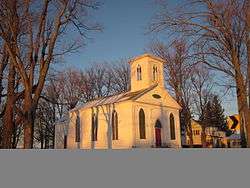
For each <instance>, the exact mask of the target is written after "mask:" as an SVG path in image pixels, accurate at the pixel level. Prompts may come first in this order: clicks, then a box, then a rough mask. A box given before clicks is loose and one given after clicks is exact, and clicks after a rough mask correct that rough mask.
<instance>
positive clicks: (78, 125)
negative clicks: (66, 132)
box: [75, 115, 81, 142]
mask: <svg viewBox="0 0 250 188" xmlns="http://www.w3.org/2000/svg"><path fill="white" fill-rule="evenodd" d="M80 129H81V124H80V117H79V115H77V117H76V130H75V134H76V135H75V142H80Z"/></svg>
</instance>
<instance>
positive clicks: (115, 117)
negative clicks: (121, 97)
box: [112, 110, 118, 140]
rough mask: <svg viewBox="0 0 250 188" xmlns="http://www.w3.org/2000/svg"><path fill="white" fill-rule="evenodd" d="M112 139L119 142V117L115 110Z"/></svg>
mask: <svg viewBox="0 0 250 188" xmlns="http://www.w3.org/2000/svg"><path fill="white" fill-rule="evenodd" d="M112 139H113V140H118V115H117V112H116V111H115V110H114V111H113V113H112Z"/></svg>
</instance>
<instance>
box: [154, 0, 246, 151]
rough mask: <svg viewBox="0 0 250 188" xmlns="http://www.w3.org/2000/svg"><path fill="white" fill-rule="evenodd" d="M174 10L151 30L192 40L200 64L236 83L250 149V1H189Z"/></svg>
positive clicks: (165, 11) (243, 133)
mask: <svg viewBox="0 0 250 188" xmlns="http://www.w3.org/2000/svg"><path fill="white" fill-rule="evenodd" d="M245 5H248V6H245ZM246 7H247V9H245V8H246ZM173 10H174V11H171V10H169V9H168V8H167V6H163V9H162V11H161V12H160V13H159V14H158V15H157V16H156V19H155V20H153V22H152V24H151V28H150V29H151V31H160V30H168V31H170V32H171V33H173V32H174V33H179V34H181V35H182V36H185V37H188V38H189V41H190V43H192V44H193V45H194V46H197V48H198V49H199V53H198V54H197V55H198V57H200V62H202V63H205V64H207V65H208V66H210V67H211V68H213V69H215V70H218V71H220V72H222V73H224V74H226V75H228V76H230V77H232V78H233V79H234V80H235V83H236V87H237V88H236V90H237V102H238V110H239V114H240V116H241V121H242V122H241V125H242V126H241V127H242V129H241V137H242V145H243V147H245V146H246V138H247V139H248V140H247V143H248V147H250V115H249V114H250V108H249V105H248V100H247V88H248V87H249V84H247V78H248V77H249V74H247V72H248V71H247V70H249V65H250V64H249V63H247V61H246V56H247V54H246V45H245V44H248V42H247V41H246V38H247V39H249V36H247V35H248V34H249V32H248V31H249V30H248V29H249V27H246V26H247V25H248V24H246V22H244V21H242V20H243V19H242V17H244V16H245V15H246V14H247V15H248V17H249V14H248V13H249V11H248V10H249V0H245V1H242V0H223V1H216V0H201V1H196V0H187V1H185V2H184V3H182V4H181V6H180V7H178V8H175V9H173ZM245 20H249V19H245ZM247 23H249V22H247ZM247 28H248V29H247ZM247 30H248V31H247ZM246 36H247V37H246ZM201 54H202V56H200V55H201ZM248 57H249V56H248Z"/></svg>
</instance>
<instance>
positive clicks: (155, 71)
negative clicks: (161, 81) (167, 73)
mask: <svg viewBox="0 0 250 188" xmlns="http://www.w3.org/2000/svg"><path fill="white" fill-rule="evenodd" d="M155 80H157V67H156V66H154V67H153V81H155Z"/></svg>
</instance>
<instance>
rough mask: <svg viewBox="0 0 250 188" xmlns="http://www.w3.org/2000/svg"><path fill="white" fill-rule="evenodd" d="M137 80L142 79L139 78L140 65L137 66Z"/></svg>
mask: <svg viewBox="0 0 250 188" xmlns="http://www.w3.org/2000/svg"><path fill="white" fill-rule="evenodd" d="M137 80H142V78H141V66H140V65H138V66H137Z"/></svg>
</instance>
